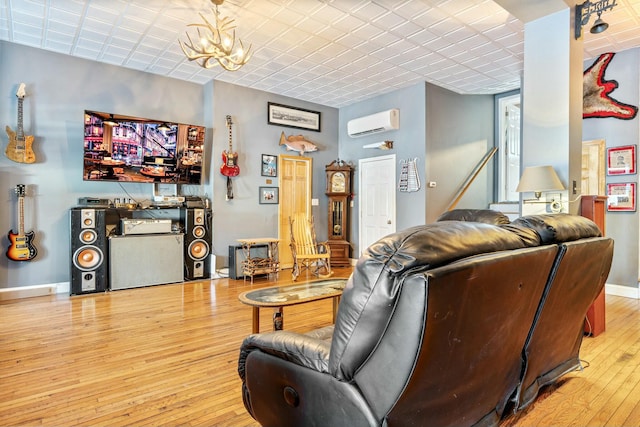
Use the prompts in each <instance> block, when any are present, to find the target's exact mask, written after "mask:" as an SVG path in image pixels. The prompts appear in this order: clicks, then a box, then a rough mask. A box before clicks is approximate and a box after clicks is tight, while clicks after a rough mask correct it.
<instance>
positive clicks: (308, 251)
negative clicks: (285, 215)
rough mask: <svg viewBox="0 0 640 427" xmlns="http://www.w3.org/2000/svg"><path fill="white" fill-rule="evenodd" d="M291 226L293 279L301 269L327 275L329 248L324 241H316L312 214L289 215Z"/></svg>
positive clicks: (329, 272) (329, 267)
mask: <svg viewBox="0 0 640 427" xmlns="http://www.w3.org/2000/svg"><path fill="white" fill-rule="evenodd" d="M289 225H290V226H291V243H290V246H291V255H292V256H293V270H292V271H291V275H292V276H293V280H294V281H295V280H296V279H297V278H298V276H299V275H300V273H301V272H302V270H304V269H309V271H311V272H312V273H313V274H315V275H316V276H318V277H329V276H331V275H332V274H333V271H331V259H330V258H331V249H330V248H329V245H328V244H327V243H326V242H320V243H318V242H316V231H315V227H314V223H313V216H312V217H311V218H307V216H306V215H305V214H303V213H297V214H294V216H293V217H289Z"/></svg>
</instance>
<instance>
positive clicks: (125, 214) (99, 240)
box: [70, 203, 213, 295]
mask: <svg viewBox="0 0 640 427" xmlns="http://www.w3.org/2000/svg"><path fill="white" fill-rule="evenodd" d="M194 205H195V206H198V207H185V206H181V205H178V206H170V207H157V206H151V207H148V208H137V207H136V208H131V207H130V206H127V207H120V206H117V207H116V206H113V205H112V206H111V207H103V206H99V207H96V206H86V205H85V206H80V207H76V208H72V209H71V210H70V220H71V224H70V230H71V237H70V238H71V252H72V253H71V260H70V268H71V274H70V276H71V286H70V288H71V295H78V294H84V293H89V292H104V291H107V290H115V289H125V288H128V287H139V286H147V285H154V284H163V283H175V282H176V281H182V280H184V281H186V280H196V279H208V278H210V276H211V271H212V268H211V266H210V264H211V262H212V257H211V255H212V248H213V241H212V239H213V230H212V227H213V219H212V218H213V212H212V210H211V209H210V208H208V207H204V206H205V204H204V203H202V204H195V203H193V204H191V206H194ZM200 206H202V207H200ZM169 223H170V225H169ZM131 224H136V226H137V227H142V230H143V232H138V233H139V234H132V231H131V227H130V225H131ZM128 226H129V229H127V227H128ZM171 236H173V239H172V238H171ZM166 238H168V239H166ZM175 240H179V242H180V243H179V247H180V248H181V249H180V251H179V253H178V252H175V251H174V250H173V249H167V250H166V251H165V250H162V249H159V251H158V253H157V254H156V255H157V256H158V257H159V258H158V260H157V261H154V258H153V257H151V258H149V259H147V258H144V256H146V255H144V254H143V253H144V252H146V251H148V250H149V249H150V248H153V249H154V250H155V248H156V246H158V247H159V246H167V245H168V244H169V243H172V244H171V247H175V245H173V242H174V241H175ZM154 242H158V244H157V245H155V243H154ZM159 242H161V243H159ZM167 251H168V252H167ZM137 253H139V254H140V255H139V256H138V258H139V259H142V258H144V259H145V260H146V261H145V262H146V264H145V265H143V266H136V262H135V259H136V254H137ZM163 257H165V258H163ZM131 260H133V262H129V261H131ZM175 263H179V264H180V267H179V270H180V271H181V273H180V276H179V277H178V276H176V269H175ZM167 264H172V265H171V266H169V268H168V267H167ZM138 267H142V268H138ZM150 269H154V271H146V270H150ZM129 277H131V278H132V279H131V280H129ZM114 281H115V282H117V283H114ZM147 281H149V283H146V282H147Z"/></svg>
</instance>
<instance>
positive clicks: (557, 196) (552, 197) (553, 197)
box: [546, 193, 562, 203]
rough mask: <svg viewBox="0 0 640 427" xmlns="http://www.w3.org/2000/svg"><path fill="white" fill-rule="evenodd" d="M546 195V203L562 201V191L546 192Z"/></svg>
mask: <svg viewBox="0 0 640 427" xmlns="http://www.w3.org/2000/svg"><path fill="white" fill-rule="evenodd" d="M546 197H547V203H551V202H561V201H562V193H546Z"/></svg>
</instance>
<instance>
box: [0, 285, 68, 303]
mask: <svg viewBox="0 0 640 427" xmlns="http://www.w3.org/2000/svg"><path fill="white" fill-rule="evenodd" d="M69 290H70V288H69V282H62V283H51V284H48V285H31V286H20V287H16V288H0V301H7V300H12V299H20V298H31V297H41V296H45V295H53V294H64V293H67V294H68V293H69Z"/></svg>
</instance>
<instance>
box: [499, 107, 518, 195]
mask: <svg viewBox="0 0 640 427" xmlns="http://www.w3.org/2000/svg"><path fill="white" fill-rule="evenodd" d="M498 105H499V119H498V121H499V123H500V125H499V129H500V150H499V153H501V155H500V157H499V169H500V182H499V187H498V188H499V194H498V201H499V202H513V201H518V200H520V194H519V193H517V192H516V187H517V186H518V182H519V181H520V95H514V96H509V97H505V98H501V99H500V101H499V104H498Z"/></svg>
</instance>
